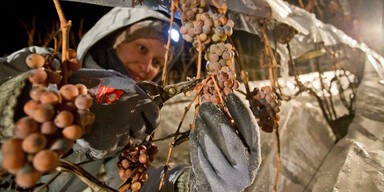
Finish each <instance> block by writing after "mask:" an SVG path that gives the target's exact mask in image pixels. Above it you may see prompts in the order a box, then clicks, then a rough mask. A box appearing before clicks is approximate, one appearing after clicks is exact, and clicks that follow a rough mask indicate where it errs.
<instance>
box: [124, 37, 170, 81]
mask: <svg viewBox="0 0 384 192" xmlns="http://www.w3.org/2000/svg"><path fill="white" fill-rule="evenodd" d="M116 55H117V57H118V58H119V59H120V61H121V62H122V63H123V64H124V67H125V69H127V71H128V72H129V74H130V75H131V76H132V77H133V78H134V79H135V81H136V82H141V81H144V80H153V78H155V77H156V75H157V74H158V73H159V71H160V69H161V68H162V67H163V65H164V55H165V45H164V44H163V43H162V41H161V40H159V39H147V38H140V39H136V40H133V41H130V42H127V43H123V44H122V45H120V46H119V47H117V48H116Z"/></svg>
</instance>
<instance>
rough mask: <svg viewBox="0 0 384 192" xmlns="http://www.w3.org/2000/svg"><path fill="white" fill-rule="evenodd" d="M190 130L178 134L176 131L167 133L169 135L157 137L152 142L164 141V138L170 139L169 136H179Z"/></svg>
mask: <svg viewBox="0 0 384 192" xmlns="http://www.w3.org/2000/svg"><path fill="white" fill-rule="evenodd" d="M189 132H190V131H184V132H181V133H178V134H176V133H173V134H170V135H167V136H165V137H162V138H159V139H155V140H153V141H152V142H159V141H164V140H166V139H169V138H171V137H177V136H180V135H181V136H182V135H184V134H186V133H189Z"/></svg>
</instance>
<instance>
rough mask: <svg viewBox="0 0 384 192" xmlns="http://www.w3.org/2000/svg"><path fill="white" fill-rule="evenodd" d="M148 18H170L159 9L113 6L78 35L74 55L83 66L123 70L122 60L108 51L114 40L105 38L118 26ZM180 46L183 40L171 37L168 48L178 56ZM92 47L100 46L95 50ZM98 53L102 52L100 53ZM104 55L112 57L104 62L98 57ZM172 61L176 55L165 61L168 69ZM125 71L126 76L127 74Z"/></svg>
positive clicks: (165, 19)
mask: <svg viewBox="0 0 384 192" xmlns="http://www.w3.org/2000/svg"><path fill="white" fill-rule="evenodd" d="M147 19H158V20H162V21H165V22H169V21H170V20H169V18H168V17H167V16H165V15H163V14H162V13H160V12H157V11H153V10H150V9H147V8H140V7H136V8H130V7H116V8H113V9H112V10H111V11H109V12H108V13H107V14H105V15H104V16H103V17H102V18H101V19H100V20H99V21H98V22H97V23H96V24H95V25H94V27H92V28H91V29H90V30H89V31H88V32H87V33H86V34H85V35H84V37H83V38H82V39H81V41H80V44H79V46H78V48H77V55H78V59H79V60H80V62H81V63H83V67H85V68H94V69H102V68H107V69H113V70H116V71H119V72H122V73H124V72H125V69H124V67H123V66H122V64H121V62H120V61H119V60H118V59H117V57H116V56H115V55H114V53H111V52H110V51H109V50H111V48H112V45H111V44H112V43H113V42H108V38H109V37H110V36H111V35H113V34H114V33H115V32H118V31H119V29H122V28H125V27H127V26H130V25H132V24H134V23H137V22H140V21H143V20H147ZM173 28H175V29H176V30H177V31H180V30H179V27H178V26H177V24H175V23H174V24H173ZM180 36H181V35H180ZM180 38H181V37H180ZM100 44H102V45H100ZM182 47H183V41H182V40H180V41H178V42H174V41H171V49H172V50H174V52H173V53H174V54H173V57H174V58H177V57H178V56H179V55H180V53H181V50H182ZM95 49H99V50H97V51H95ZM100 49H101V50H100ZM95 54H99V55H98V58H95ZM100 54H103V55H101V56H100ZM103 57H108V58H109V60H112V61H110V62H113V63H112V64H109V65H108V66H106V65H104V64H103V62H101V61H98V60H100V58H103ZM175 62H176V61H175V59H172V61H171V62H170V63H168V66H167V69H168V71H169V69H170V68H171V67H172V66H173V64H174V63H175ZM125 74H126V75H128V76H129V74H127V73H125ZM160 76H161V74H158V75H157V77H156V78H155V79H154V81H157V80H159V77H160Z"/></svg>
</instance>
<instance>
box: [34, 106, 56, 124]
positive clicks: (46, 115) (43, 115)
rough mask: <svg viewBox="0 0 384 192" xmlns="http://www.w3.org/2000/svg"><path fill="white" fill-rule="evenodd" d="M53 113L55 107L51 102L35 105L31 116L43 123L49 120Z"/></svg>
mask: <svg viewBox="0 0 384 192" xmlns="http://www.w3.org/2000/svg"><path fill="white" fill-rule="evenodd" d="M54 115H55V108H54V107H53V106H52V105H51V104H39V105H37V106H36V108H35V111H34V112H33V114H32V118H33V119H34V120H35V121H37V122H39V123H44V122H46V121H49V120H51V119H52V118H53V116H54Z"/></svg>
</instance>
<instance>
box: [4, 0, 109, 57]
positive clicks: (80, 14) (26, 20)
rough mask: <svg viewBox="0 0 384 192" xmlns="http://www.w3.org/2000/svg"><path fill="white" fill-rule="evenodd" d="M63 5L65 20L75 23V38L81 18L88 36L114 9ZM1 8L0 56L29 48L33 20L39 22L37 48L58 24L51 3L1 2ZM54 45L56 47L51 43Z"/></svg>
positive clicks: (45, 0)
mask: <svg viewBox="0 0 384 192" xmlns="http://www.w3.org/2000/svg"><path fill="white" fill-rule="evenodd" d="M60 3H61V6H62V9H63V12H64V14H65V17H66V19H67V20H72V28H71V30H73V31H74V32H75V34H76V33H77V32H78V30H79V24H80V20H81V18H83V19H84V24H83V31H84V32H86V31H87V30H88V29H90V28H91V27H92V26H93V25H94V24H95V23H96V22H97V20H98V19H99V18H100V17H101V16H103V15H104V14H105V13H107V12H108V11H109V10H110V9H111V7H104V6H97V5H91V4H83V3H76V2H65V1H60ZM0 7H1V9H2V11H1V12H0V15H1V17H0V24H1V28H0V31H1V35H0V56H5V55H8V54H10V53H12V52H14V51H17V50H19V49H21V48H24V47H27V46H28V35H27V31H26V28H25V26H27V28H31V27H32V21H33V17H35V21H36V33H35V36H34V45H41V44H39V37H41V38H40V39H44V37H45V34H46V33H47V31H48V30H49V29H52V27H53V26H54V23H55V22H58V21H59V18H58V15H57V12H56V8H55V5H54V3H53V1H52V0H27V1H25V0H23V1H21V0H5V1H0ZM41 41H42V40H41ZM41 41H40V42H41ZM52 42H53V41H52ZM74 42H77V43H78V37H77V36H75V39H74ZM51 45H53V44H52V43H51ZM72 47H73V46H72Z"/></svg>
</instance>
